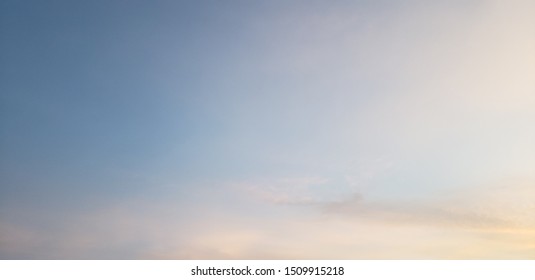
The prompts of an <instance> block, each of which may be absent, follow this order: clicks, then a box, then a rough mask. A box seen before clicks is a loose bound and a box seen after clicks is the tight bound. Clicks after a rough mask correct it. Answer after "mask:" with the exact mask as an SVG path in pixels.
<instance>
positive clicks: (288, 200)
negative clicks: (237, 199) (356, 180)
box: [230, 177, 332, 204]
mask: <svg viewBox="0 0 535 280" xmlns="http://www.w3.org/2000/svg"><path fill="white" fill-rule="evenodd" d="M328 183H329V180H328V179H326V178H320V177H295V178H281V179H277V180H273V179H272V180H264V181H263V182H262V181H261V180H259V182H244V183H233V184H230V188H231V189H234V190H237V191H238V192H244V193H246V194H247V195H249V196H251V197H252V198H253V199H257V200H260V201H265V202H269V203H274V204H314V203H321V202H325V201H326V200H327V199H329V196H332V194H330V192H331V187H330V186H329V185H328Z"/></svg>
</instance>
